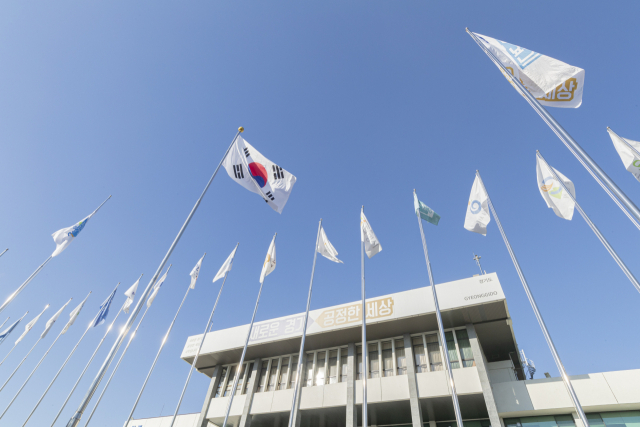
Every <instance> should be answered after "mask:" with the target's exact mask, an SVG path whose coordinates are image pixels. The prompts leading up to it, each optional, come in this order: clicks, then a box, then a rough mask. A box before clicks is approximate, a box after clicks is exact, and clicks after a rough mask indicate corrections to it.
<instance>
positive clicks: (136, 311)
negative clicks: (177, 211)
mask: <svg viewBox="0 0 640 427" xmlns="http://www.w3.org/2000/svg"><path fill="white" fill-rule="evenodd" d="M243 131H244V129H243V128H239V129H238V133H236V136H234V137H233V140H232V141H231V144H230V145H229V147H228V148H227V151H225V153H224V156H222V160H220V163H219V164H218V167H216V170H215V172H214V173H213V175H212V176H211V178H210V179H209V182H207V185H206V186H205V187H204V190H203V191H202V194H201V195H200V198H198V200H197V201H196V204H195V205H194V206H193V208H192V209H191V212H190V213H189V215H188V216H187V219H186V220H185V222H184V223H183V224H182V227H181V228H180V231H178V234H177V235H176V237H175V239H174V240H173V243H171V246H170V247H169V250H168V251H167V253H166V254H165V256H164V258H163V259H162V261H161V262H160V265H159V266H158V269H157V270H156V272H155V274H154V275H153V277H152V278H151V281H150V282H149V284H148V285H147V287H146V288H145V290H144V292H143V293H142V295H141V297H140V300H139V301H138V304H136V306H135V308H134V309H133V312H132V313H131V315H130V316H129V319H128V320H127V323H126V324H125V325H124V327H123V328H122V331H121V332H120V335H119V336H118V338H117V339H116V342H115V343H114V344H113V346H112V347H111V350H110V351H109V354H108V355H107V357H106V358H105V360H104V362H103V363H102V366H101V367H100V370H99V371H98V373H97V374H96V377H95V378H94V380H93V381H92V382H91V385H90V386H89V389H88V390H87V393H86V394H85V396H84V398H83V399H82V402H80V405H79V406H78V409H77V410H76V412H75V414H74V415H73V416H72V417H71V419H70V420H69V422H68V423H67V427H76V426H77V425H78V423H79V422H80V419H81V418H82V414H83V413H84V411H85V410H86V408H87V406H88V405H89V402H90V401H91V398H92V397H93V394H94V393H95V392H96V389H97V388H98V385H100V381H101V380H102V378H103V377H104V375H105V373H106V371H107V369H108V368H109V365H110V364H111V362H112V361H113V359H114V358H115V355H116V352H117V351H118V349H119V348H120V345H121V344H122V340H124V337H125V336H126V334H127V333H128V332H129V329H131V326H132V325H133V322H134V321H135V320H136V317H137V316H138V314H139V313H140V310H141V309H142V303H143V302H144V300H145V299H146V298H147V296H148V295H149V292H151V288H152V287H153V285H154V284H155V282H156V280H157V278H158V276H159V275H160V272H162V269H163V268H164V266H165V264H166V263H167V261H168V260H169V257H171V254H172V253H173V250H174V249H175V247H176V246H177V244H178V242H179V241H180V238H181V237H182V235H183V234H184V231H185V230H186V229H187V226H188V225H189V222H191V218H192V217H193V215H194V214H195V213H196V210H197V209H198V206H200V202H201V201H202V199H203V198H204V196H205V194H206V193H207V190H208V189H209V187H210V186H211V183H212V182H213V180H214V178H215V177H216V175H217V173H218V171H219V170H220V166H222V162H224V159H225V158H226V157H227V154H229V151H230V150H231V147H233V144H234V143H235V142H236V139H237V138H238V135H240V133H241V132H243Z"/></svg>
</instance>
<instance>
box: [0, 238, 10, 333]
mask: <svg viewBox="0 0 640 427" xmlns="http://www.w3.org/2000/svg"><path fill="white" fill-rule="evenodd" d="M8 250H9V248H7V249H5V250H4V251H2V253H1V254H0V256H2V255H4V253H5V252H7V251H8ZM1 327H2V326H0V328H1Z"/></svg>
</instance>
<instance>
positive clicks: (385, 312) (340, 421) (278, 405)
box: [129, 273, 640, 427]
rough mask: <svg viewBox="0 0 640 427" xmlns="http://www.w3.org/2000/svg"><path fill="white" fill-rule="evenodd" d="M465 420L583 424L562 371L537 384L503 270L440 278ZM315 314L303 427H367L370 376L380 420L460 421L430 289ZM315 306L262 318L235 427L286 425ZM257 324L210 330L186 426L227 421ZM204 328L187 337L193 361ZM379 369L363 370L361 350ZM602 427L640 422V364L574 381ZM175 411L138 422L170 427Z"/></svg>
mask: <svg viewBox="0 0 640 427" xmlns="http://www.w3.org/2000/svg"><path fill="white" fill-rule="evenodd" d="M436 289H437V292H438V299H439V303H440V307H441V310H442V318H443V323H444V327H445V339H446V341H447V346H448V348H449V357H450V360H451V364H452V370H453V376H454V380H455V383H456V388H457V391H458V394H459V401H460V408H461V412H462V417H463V420H464V424H465V426H464V427H489V426H493V427H583V426H582V423H581V421H580V419H579V418H578V417H577V414H576V413H575V410H574V409H573V407H572V404H571V400H570V398H569V395H568V393H567V391H566V389H565V387H564V384H563V382H562V380H561V378H543V379H534V380H526V379H525V373H524V371H523V369H522V364H521V361H520V359H519V351H518V344H517V341H516V337H515V334H514V331H513V327H512V322H511V317H510V315H509V309H508V306H507V301H506V299H505V296H504V293H503V291H502V287H501V286H500V282H499V280H498V276H497V275H496V274H495V273H492V274H486V275H482V276H474V277H472V278H469V279H463V280H458V281H454V282H449V283H443V284H440V285H436ZM360 308H361V303H360V302H353V303H349V304H342V305H337V306H333V307H328V308H325V309H320V310H314V311H312V312H311V313H310V318H309V326H308V329H307V331H308V332H307V341H306V348H305V357H304V359H303V363H302V366H303V369H302V375H303V377H302V380H303V381H302V384H303V387H302V388H301V389H300V393H301V395H300V409H299V411H298V412H297V413H296V415H295V425H296V426H297V427H325V426H326V427H329V426H345V427H356V426H359V425H361V411H362V378H363V376H364V375H367V378H368V379H367V395H368V399H367V402H368V419H369V424H370V425H371V426H380V427H382V426H396V427H400V426H403V427H404V426H407V427H409V426H412V427H456V422H455V416H454V412H453V405H452V403H451V392H450V388H449V386H448V382H447V379H446V376H445V372H444V366H443V365H444V364H443V354H442V348H441V346H440V344H439V340H438V335H437V329H438V328H437V323H436V316H435V309H434V305H433V299H432V297H431V290H430V289H429V288H428V287H426V288H419V289H414V290H410V291H406V292H398V293H395V294H391V295H386V296H383V297H378V298H371V299H369V300H367V344H366V345H365V346H363V345H362V343H361V322H362V313H361V311H360ZM303 321H304V314H297V315H293V316H287V317H282V318H278V319H271V320H268V321H264V322H259V323H256V324H255V326H254V329H253V331H252V336H251V339H250V345H249V348H248V351H247V357H246V362H245V364H244V367H243V370H242V371H241V372H242V373H241V377H240V383H239V387H238V391H237V393H236V396H235V397H234V401H233V405H232V408H231V416H230V419H229V423H228V425H230V426H233V427H249V426H250V427H266V426H269V427H286V426H287V424H288V420H289V411H290V409H291V401H292V397H293V387H292V383H293V382H294V381H295V379H296V377H297V375H298V372H297V360H298V351H299V346H300V337H301V330H302V322H303ZM248 329H249V325H243V326H238V327H235V328H229V329H224V330H219V331H214V332H211V333H208V334H207V336H206V339H205V342H204V345H203V348H202V352H201V354H200V357H199V358H198V365H197V369H198V371H199V372H201V373H202V374H204V375H207V376H208V377H210V378H211V382H210V386H209V389H208V391H207V395H206V396H205V397H204V403H203V407H202V412H201V413H199V414H188V415H181V416H179V419H178V420H177V422H176V424H175V427H207V426H212V425H218V426H219V425H221V424H222V421H223V419H224V415H225V410H226V407H227V404H228V402H229V395H230V393H231V389H232V382H233V377H234V375H235V372H236V370H237V368H238V366H237V365H238V361H239V360H240V355H241V352H242V348H243V345H244V340H245V337H246V334H247V332H248ZM201 339H202V335H198V336H192V337H190V338H189V339H188V340H187V343H186V345H185V347H184V350H183V353H182V356H181V357H182V359H184V360H185V361H187V362H189V363H191V362H192V361H193V359H194V356H195V352H196V351H197V348H198V345H199V343H200V340H201ZM363 351H367V352H368V358H367V361H368V363H367V364H368V366H366V367H363V366H362V352H363ZM571 381H572V384H573V386H574V388H575V390H576V393H577V394H578V397H579V399H580V401H581V403H582V405H583V408H584V410H585V412H587V414H588V417H589V419H590V424H591V426H592V427H640V370H632V371H620V372H604V373H596V374H586V375H578V376H574V377H571ZM169 418H170V417H160V418H149V419H140V420H134V421H132V422H131V423H130V424H129V427H163V426H165V425H168V422H169Z"/></svg>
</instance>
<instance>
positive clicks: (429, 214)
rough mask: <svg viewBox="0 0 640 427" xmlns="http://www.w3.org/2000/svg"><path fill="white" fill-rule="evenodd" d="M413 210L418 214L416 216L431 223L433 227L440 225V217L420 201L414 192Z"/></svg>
mask: <svg viewBox="0 0 640 427" xmlns="http://www.w3.org/2000/svg"><path fill="white" fill-rule="evenodd" d="M413 209H414V210H415V212H416V215H420V218H422V219H424V220H425V221H427V222H430V223H431V224H433V225H438V223H439V222H440V215H438V214H437V213H435V212H434V210H433V209H431V208H430V207H429V206H427V205H425V204H424V203H422V202H421V201H420V200H418V196H417V195H416V192H415V191H414V192H413Z"/></svg>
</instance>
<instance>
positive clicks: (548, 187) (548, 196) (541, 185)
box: [536, 156, 576, 220]
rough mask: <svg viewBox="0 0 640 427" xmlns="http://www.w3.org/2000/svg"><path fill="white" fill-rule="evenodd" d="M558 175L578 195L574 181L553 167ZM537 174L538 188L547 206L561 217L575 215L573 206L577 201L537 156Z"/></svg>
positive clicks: (574, 194)
mask: <svg viewBox="0 0 640 427" xmlns="http://www.w3.org/2000/svg"><path fill="white" fill-rule="evenodd" d="M553 170H554V171H555V173H556V175H558V177H559V178H560V179H561V180H562V182H564V185H565V186H566V187H567V188H568V189H569V191H570V192H571V194H572V195H573V197H576V190H575V187H574V186H573V182H571V181H570V180H569V178H567V177H566V176H564V175H562V174H561V173H560V172H558V170H557V169H555V168H554V169H553ZM536 174H537V176H538V189H539V190H540V194H541V195H542V198H543V199H544V201H545V202H547V206H548V207H549V208H551V209H553V211H554V212H555V213H556V215H558V216H559V217H560V218H564V219H568V220H570V219H571V218H572V217H573V208H574V207H575V203H574V202H573V200H572V199H571V196H570V195H568V194H567V193H566V192H565V191H564V189H563V188H562V186H561V185H560V183H559V182H558V181H556V179H555V178H554V177H553V173H552V172H551V169H550V167H549V166H548V165H547V164H546V162H543V161H541V160H540V158H539V157H538V156H536Z"/></svg>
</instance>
